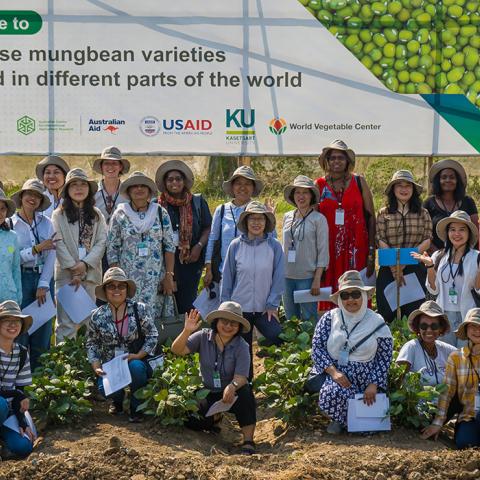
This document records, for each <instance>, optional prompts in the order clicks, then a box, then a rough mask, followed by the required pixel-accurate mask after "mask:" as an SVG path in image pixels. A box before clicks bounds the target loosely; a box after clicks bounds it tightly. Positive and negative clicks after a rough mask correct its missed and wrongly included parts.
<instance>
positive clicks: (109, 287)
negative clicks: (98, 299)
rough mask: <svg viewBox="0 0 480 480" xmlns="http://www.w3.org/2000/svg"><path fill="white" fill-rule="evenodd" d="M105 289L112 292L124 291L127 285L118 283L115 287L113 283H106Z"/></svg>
mask: <svg viewBox="0 0 480 480" xmlns="http://www.w3.org/2000/svg"><path fill="white" fill-rule="evenodd" d="M105 288H106V289H107V290H111V291H112V292H113V291H114V290H126V289H127V285H126V284H125V283H119V284H118V285H115V284H114V283H107V285H106V286H105Z"/></svg>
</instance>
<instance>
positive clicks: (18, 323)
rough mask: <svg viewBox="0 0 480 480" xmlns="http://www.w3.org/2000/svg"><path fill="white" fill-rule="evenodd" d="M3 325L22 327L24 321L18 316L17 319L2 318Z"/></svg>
mask: <svg viewBox="0 0 480 480" xmlns="http://www.w3.org/2000/svg"><path fill="white" fill-rule="evenodd" d="M2 324H3V325H7V326H8V327H20V326H21V325H22V321H21V320H20V319H18V318H16V319H15V320H2Z"/></svg>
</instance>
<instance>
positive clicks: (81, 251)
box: [78, 247, 87, 260]
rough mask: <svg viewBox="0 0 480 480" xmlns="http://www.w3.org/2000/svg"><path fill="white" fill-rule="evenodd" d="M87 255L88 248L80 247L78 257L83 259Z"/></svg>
mask: <svg viewBox="0 0 480 480" xmlns="http://www.w3.org/2000/svg"><path fill="white" fill-rule="evenodd" d="M86 256H87V249H86V248H85V247H78V259H79V260H83V259H84V258H85V257H86Z"/></svg>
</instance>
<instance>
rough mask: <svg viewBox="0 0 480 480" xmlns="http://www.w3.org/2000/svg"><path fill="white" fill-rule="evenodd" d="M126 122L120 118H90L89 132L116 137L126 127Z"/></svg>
mask: <svg viewBox="0 0 480 480" xmlns="http://www.w3.org/2000/svg"><path fill="white" fill-rule="evenodd" d="M125 124H126V122H125V120H120V119H118V118H89V120H88V132H89V133H100V132H103V133H107V134H112V135H115V134H117V132H118V131H119V130H120V129H121V128H122V127H124V126H125Z"/></svg>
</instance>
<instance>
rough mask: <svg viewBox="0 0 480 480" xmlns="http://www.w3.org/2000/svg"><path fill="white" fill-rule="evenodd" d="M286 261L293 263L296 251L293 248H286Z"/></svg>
mask: <svg viewBox="0 0 480 480" xmlns="http://www.w3.org/2000/svg"><path fill="white" fill-rule="evenodd" d="M287 258H288V263H295V259H296V258H297V251H296V250H295V249H294V248H291V249H290V250H288V257H287Z"/></svg>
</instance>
